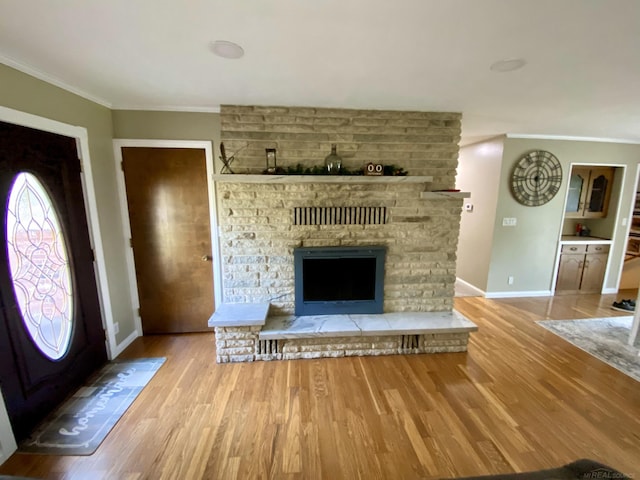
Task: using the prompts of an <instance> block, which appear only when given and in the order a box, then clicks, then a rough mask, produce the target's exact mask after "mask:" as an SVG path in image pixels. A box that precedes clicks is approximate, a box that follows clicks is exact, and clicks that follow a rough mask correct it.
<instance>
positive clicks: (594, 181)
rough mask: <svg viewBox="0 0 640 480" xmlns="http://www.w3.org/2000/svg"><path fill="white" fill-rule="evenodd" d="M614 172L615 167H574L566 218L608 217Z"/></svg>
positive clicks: (570, 178) (570, 180)
mask: <svg viewBox="0 0 640 480" xmlns="http://www.w3.org/2000/svg"><path fill="white" fill-rule="evenodd" d="M613 173H614V169H613V167H573V168H572V169H571V176H570V177H569V194H568V196H567V207H566V210H565V218H601V217H606V216H607V210H608V209H609V199H610V198H611V187H612V185H613Z"/></svg>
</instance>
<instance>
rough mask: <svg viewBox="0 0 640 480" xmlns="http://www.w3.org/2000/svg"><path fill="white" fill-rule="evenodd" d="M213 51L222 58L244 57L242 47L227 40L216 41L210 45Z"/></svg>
mask: <svg viewBox="0 0 640 480" xmlns="http://www.w3.org/2000/svg"><path fill="white" fill-rule="evenodd" d="M210 48H211V51H212V52H213V53H215V54H216V55H218V56H219V57H222V58H240V57H242V56H243V55H244V50H243V49H242V47H241V46H240V45H238V44H236V43H233V42H228V41H227V40H216V41H215V42H211V44H210Z"/></svg>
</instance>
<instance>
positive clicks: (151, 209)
mask: <svg viewBox="0 0 640 480" xmlns="http://www.w3.org/2000/svg"><path fill="white" fill-rule="evenodd" d="M122 158H123V162H122V168H123V170H124V177H125V184H126V192H127V203H128V206H129V221H130V224H131V237H132V238H131V240H132V246H133V256H134V260H135V269H136V278H137V282H138V294H139V299H140V317H141V319H142V329H143V332H144V333H145V334H150V333H183V332H202V331H208V330H209V328H208V326H207V321H208V319H209V317H210V316H211V314H212V313H213V311H214V300H213V265H212V261H211V260H212V250H211V224H210V217H209V198H208V190H207V170H206V157H205V151H204V150H202V149H196V148H155V147H123V148H122Z"/></svg>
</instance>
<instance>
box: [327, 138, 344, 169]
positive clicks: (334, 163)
mask: <svg viewBox="0 0 640 480" xmlns="http://www.w3.org/2000/svg"><path fill="white" fill-rule="evenodd" d="M324 166H325V168H326V169H327V172H326V173H328V174H329V175H338V174H339V173H340V169H341V168H342V157H341V156H340V155H338V153H337V146H336V144H335V143H333V144H331V153H330V154H329V155H327V156H326V157H325V159H324Z"/></svg>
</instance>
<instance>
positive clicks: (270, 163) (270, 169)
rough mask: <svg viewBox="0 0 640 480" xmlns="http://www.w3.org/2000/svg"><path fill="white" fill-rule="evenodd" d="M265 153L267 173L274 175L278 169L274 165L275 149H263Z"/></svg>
mask: <svg viewBox="0 0 640 480" xmlns="http://www.w3.org/2000/svg"><path fill="white" fill-rule="evenodd" d="M265 153H266V156H267V173H276V170H277V168H278V167H277V165H276V149H275V148H265Z"/></svg>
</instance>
